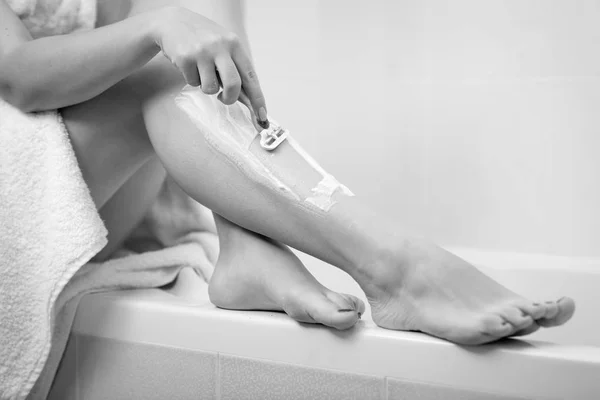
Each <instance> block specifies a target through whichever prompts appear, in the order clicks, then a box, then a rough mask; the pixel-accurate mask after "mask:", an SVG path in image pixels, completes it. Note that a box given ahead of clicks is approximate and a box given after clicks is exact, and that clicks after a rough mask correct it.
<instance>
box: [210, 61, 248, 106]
mask: <svg viewBox="0 0 600 400" xmlns="http://www.w3.org/2000/svg"><path fill="white" fill-rule="evenodd" d="M216 65H217V70H218V71H219V76H220V77H221V81H222V82H223V91H222V92H221V93H220V94H219V100H221V101H222V102H223V104H226V105H228V106H229V105H232V104H233V103H235V102H236V101H237V99H238V97H240V91H241V89H242V80H241V79H240V74H239V73H238V71H237V68H236V66H235V64H234V63H233V60H231V58H230V57H229V56H223V57H220V58H218V59H217V60H216Z"/></svg>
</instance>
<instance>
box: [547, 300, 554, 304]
mask: <svg viewBox="0 0 600 400" xmlns="http://www.w3.org/2000/svg"><path fill="white" fill-rule="evenodd" d="M546 304H554V302H553V301H547V302H546Z"/></svg>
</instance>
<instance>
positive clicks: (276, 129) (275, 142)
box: [260, 124, 288, 151]
mask: <svg viewBox="0 0 600 400" xmlns="http://www.w3.org/2000/svg"><path fill="white" fill-rule="evenodd" d="M287 137H288V131H287V130H286V129H284V128H282V127H280V126H277V125H275V124H271V127H269V129H265V130H264V131H262V132H261V133H260V146H261V147H262V148H263V149H265V150H269V151H273V150H275V149H276V148H277V146H279V145H280V144H281V143H283V141H284V140H285V139H286V138H287Z"/></svg>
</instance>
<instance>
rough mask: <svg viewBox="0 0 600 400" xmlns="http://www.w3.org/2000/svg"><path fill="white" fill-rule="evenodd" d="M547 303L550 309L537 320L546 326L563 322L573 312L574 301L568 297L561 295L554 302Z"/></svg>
mask: <svg viewBox="0 0 600 400" xmlns="http://www.w3.org/2000/svg"><path fill="white" fill-rule="evenodd" d="M550 303H551V304H550ZM548 305H549V306H550V307H549V308H550V309H551V310H550V312H547V313H546V315H545V316H544V317H543V318H540V319H538V320H537V323H538V324H539V325H541V326H543V327H546V328H549V327H552V326H558V325H562V324H564V323H565V322H567V321H568V320H570V319H571V317H573V314H574V313H575V302H574V301H573V299H571V298H569V297H563V298H561V299H559V300H558V301H556V302H549V303H548Z"/></svg>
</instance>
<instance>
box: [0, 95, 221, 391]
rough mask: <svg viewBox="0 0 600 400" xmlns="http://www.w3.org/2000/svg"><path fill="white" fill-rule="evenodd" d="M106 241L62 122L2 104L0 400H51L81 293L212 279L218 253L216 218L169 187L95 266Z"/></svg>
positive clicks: (52, 116) (173, 186) (54, 116)
mask: <svg viewBox="0 0 600 400" xmlns="http://www.w3.org/2000/svg"><path fill="white" fill-rule="evenodd" d="M106 233H107V232H106V229H105V227H104V225H103V223H102V221H101V219H100V217H99V215H98V213H97V210H96V208H95V205H94V203H93V201H92V198H91V196H90V193H89V190H88V188H87V186H86V184H85V182H84V180H83V177H82V176H81V172H80V170H79V166H78V164H77V160H76V158H75V154H74V152H73V149H72V147H71V144H70V142H69V137H68V133H67V131H66V129H65V127H64V124H62V121H61V118H60V115H59V114H58V113H56V112H44V113H38V114H23V113H22V112H20V111H19V110H17V109H15V108H14V107H12V106H10V105H9V104H7V103H5V102H4V101H2V100H1V99H0V377H1V379H0V399H11V400H12V399H25V398H29V399H45V398H46V396H47V393H48V390H49V388H50V385H51V383H52V380H53V378H54V375H55V372H56V369H57V367H58V364H59V362H60V358H61V356H62V353H63V351H64V348H65V345H66V342H67V338H68V335H69V331H70V327H71V323H72V321H73V317H74V314H75V310H76V308H77V304H78V301H79V299H80V298H81V296H83V295H84V294H86V293H91V292H96V291H101V290H113V289H118V288H135V287H156V286H161V285H164V284H166V283H168V282H170V281H172V280H173V279H174V278H175V277H176V276H177V273H178V272H179V270H180V269H181V268H183V267H192V268H194V269H195V270H196V271H197V273H198V274H199V275H201V276H202V277H203V278H204V279H205V280H207V281H208V279H209V278H210V275H211V273H212V266H213V265H214V262H216V257H217V254H218V241H217V236H216V230H215V228H214V223H213V221H212V219H211V215H210V213H209V212H208V210H206V209H204V208H203V207H201V206H200V205H199V204H198V203H196V202H195V201H193V200H192V199H191V198H189V197H188V196H187V195H185V193H183V191H181V189H179V188H178V186H177V185H176V184H174V183H173V182H172V181H167V182H166V183H165V185H164V187H163V189H162V191H161V193H160V195H159V198H158V199H157V201H156V203H155V204H154V206H153V207H152V209H151V210H150V212H149V213H148V215H147V216H146V218H145V220H144V221H143V222H142V223H141V224H140V225H139V226H138V228H137V229H136V230H135V231H134V233H133V234H132V235H131V237H130V238H129V239H128V240H127V241H126V243H125V245H124V246H123V248H122V249H121V250H119V251H118V252H117V254H116V255H115V257H116V258H113V259H112V260H110V261H107V262H105V263H90V262H89V260H90V259H91V258H92V257H93V256H94V255H95V254H96V253H97V252H98V251H100V249H102V247H104V245H105V244H106ZM34 384H35V387H34ZM28 396H29V397H28Z"/></svg>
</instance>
